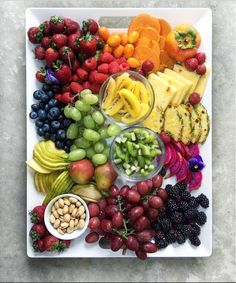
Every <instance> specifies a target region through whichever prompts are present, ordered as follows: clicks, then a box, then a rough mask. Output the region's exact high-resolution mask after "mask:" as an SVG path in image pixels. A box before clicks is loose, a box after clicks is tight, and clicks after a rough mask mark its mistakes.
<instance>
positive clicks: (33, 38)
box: [27, 27, 43, 44]
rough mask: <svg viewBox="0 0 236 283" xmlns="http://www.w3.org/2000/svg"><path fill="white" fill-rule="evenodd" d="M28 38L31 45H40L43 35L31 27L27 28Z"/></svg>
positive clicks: (37, 29)
mask: <svg viewBox="0 0 236 283" xmlns="http://www.w3.org/2000/svg"><path fill="white" fill-rule="evenodd" d="M27 34H28V38H29V41H30V42H31V43H34V44H35V43H40V40H41V38H42V37H43V33H42V31H41V30H40V28H39V27H31V28H29V30H28V32H27Z"/></svg>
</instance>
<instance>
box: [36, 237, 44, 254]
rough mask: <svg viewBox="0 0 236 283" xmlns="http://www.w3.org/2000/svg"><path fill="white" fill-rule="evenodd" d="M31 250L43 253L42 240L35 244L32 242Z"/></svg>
mask: <svg viewBox="0 0 236 283" xmlns="http://www.w3.org/2000/svg"><path fill="white" fill-rule="evenodd" d="M33 248H34V251H35V252H40V253H42V252H44V251H45V247H44V242H43V240H42V239H39V240H37V241H36V242H33Z"/></svg>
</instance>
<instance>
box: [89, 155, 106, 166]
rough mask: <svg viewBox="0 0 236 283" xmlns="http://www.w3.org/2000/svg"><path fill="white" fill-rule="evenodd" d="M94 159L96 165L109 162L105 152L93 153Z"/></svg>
mask: <svg viewBox="0 0 236 283" xmlns="http://www.w3.org/2000/svg"><path fill="white" fill-rule="evenodd" d="M92 161H93V163H94V165H102V164H104V163H106V162H107V157H106V155H105V154H102V153H97V154H95V155H93V157H92Z"/></svg>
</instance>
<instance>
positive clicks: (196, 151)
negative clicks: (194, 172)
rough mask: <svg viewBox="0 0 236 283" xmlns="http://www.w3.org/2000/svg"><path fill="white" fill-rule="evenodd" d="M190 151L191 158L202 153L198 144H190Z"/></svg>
mask: <svg viewBox="0 0 236 283" xmlns="http://www.w3.org/2000/svg"><path fill="white" fill-rule="evenodd" d="M188 151H189V153H190V155H191V157H194V156H196V155H198V154H199V153H200V150H199V146H198V144H196V143H190V144H189V146H188Z"/></svg>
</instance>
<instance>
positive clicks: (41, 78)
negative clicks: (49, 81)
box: [35, 71, 46, 83]
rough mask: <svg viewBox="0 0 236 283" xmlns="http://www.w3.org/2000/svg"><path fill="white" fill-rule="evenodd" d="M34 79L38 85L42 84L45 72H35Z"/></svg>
mask: <svg viewBox="0 0 236 283" xmlns="http://www.w3.org/2000/svg"><path fill="white" fill-rule="evenodd" d="M35 77H36V79H37V80H38V81H39V82H40V83H44V82H45V79H46V71H45V72H42V71H37V72H36V74H35Z"/></svg>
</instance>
